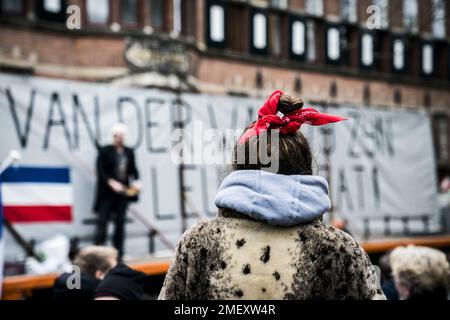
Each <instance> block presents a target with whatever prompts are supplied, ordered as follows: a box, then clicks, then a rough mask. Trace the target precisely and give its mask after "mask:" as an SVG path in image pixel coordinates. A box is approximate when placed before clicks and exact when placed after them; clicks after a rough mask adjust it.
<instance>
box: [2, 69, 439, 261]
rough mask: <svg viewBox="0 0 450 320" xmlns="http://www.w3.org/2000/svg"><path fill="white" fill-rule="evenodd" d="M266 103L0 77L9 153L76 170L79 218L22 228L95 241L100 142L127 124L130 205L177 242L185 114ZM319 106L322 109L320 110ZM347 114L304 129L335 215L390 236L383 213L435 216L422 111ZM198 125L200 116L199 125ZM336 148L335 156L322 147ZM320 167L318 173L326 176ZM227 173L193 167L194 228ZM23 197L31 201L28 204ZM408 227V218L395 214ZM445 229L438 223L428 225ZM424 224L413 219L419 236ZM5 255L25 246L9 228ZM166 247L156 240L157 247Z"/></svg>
mask: <svg viewBox="0 0 450 320" xmlns="http://www.w3.org/2000/svg"><path fill="white" fill-rule="evenodd" d="M261 103H262V100H258V99H248V98H239V97H230V96H211V95H205V94H182V95H181V103H180V105H179V104H177V97H176V96H175V94H174V93H170V92H165V91H160V90H153V89H138V88H131V87H118V86H113V85H110V84H97V83H82V82H75V81H66V80H52V79H44V78H37V77H19V76H10V75H0V135H1V138H0V139H1V144H0V157H1V158H5V157H6V156H7V155H8V153H9V151H10V150H11V149H17V150H19V151H20V152H21V153H22V154H23V159H22V161H21V165H41V166H45V165H49V166H51V165H64V166H69V167H70V168H71V172H72V181H73V185H74V190H75V191H74V192H75V194H74V221H73V223H71V224H31V225H17V227H18V230H19V232H21V233H22V234H23V235H24V236H25V237H26V238H27V239H28V240H30V239H35V240H40V239H43V238H47V237H49V236H51V235H52V234H54V233H57V232H61V233H64V234H66V235H68V236H70V237H73V236H80V237H82V238H85V239H87V240H88V239H89V238H90V237H92V235H93V232H94V226H93V225H92V224H87V222H88V220H89V219H91V220H92V219H93V218H95V215H94V214H93V212H92V202H93V198H94V190H95V167H94V164H95V157H96V155H97V153H96V148H95V141H98V142H99V143H100V144H102V145H103V144H106V143H108V142H109V141H108V130H109V128H110V127H111V126H112V125H113V124H114V123H116V122H118V121H123V122H125V124H126V125H127V126H128V127H129V131H130V135H129V139H128V142H129V145H130V146H131V147H134V148H135V151H136V155H137V165H138V169H139V171H140V173H141V176H142V181H143V185H144V188H143V193H142V195H141V197H140V201H139V202H138V203H136V204H133V205H132V209H133V210H136V211H137V212H139V213H140V214H141V215H142V216H143V217H144V218H145V219H147V220H148V221H150V222H151V223H152V224H153V225H154V226H155V227H157V228H158V230H161V232H162V233H163V234H164V236H165V237H166V238H167V240H168V242H170V243H172V244H173V245H175V244H176V242H177V240H178V238H179V236H180V234H181V231H182V220H181V218H180V193H179V174H178V173H179V170H178V166H177V164H176V163H175V162H174V161H173V159H172V155H171V150H172V147H173V145H174V144H173V141H171V134H172V133H173V131H174V129H175V128H176V126H177V119H178V120H181V122H182V124H183V127H184V128H186V129H187V130H191V131H192V130H194V129H195V126H198V124H199V123H200V124H201V126H202V127H203V129H211V128H215V129H219V130H221V131H222V132H225V130H226V129H242V128H244V127H245V126H246V125H247V124H248V123H249V122H251V121H252V120H254V119H255V118H256V115H257V110H258V108H259V107H260V105H261ZM311 107H314V106H311ZM327 112H329V113H334V114H338V115H343V116H346V117H348V118H349V120H348V121H346V122H343V123H339V124H335V125H330V126H327V127H320V128H318V127H308V126H306V125H305V126H304V128H303V129H302V130H303V131H304V132H305V133H306V134H307V136H308V137H309V138H310V140H311V144H312V145H313V149H314V155H315V157H316V160H317V164H318V166H317V168H316V173H319V174H321V175H323V176H325V177H328V175H327V172H326V169H327V167H326V164H327V163H329V164H330V166H329V168H330V172H331V175H330V179H331V181H330V184H331V189H332V190H331V191H332V198H333V203H334V209H335V213H336V214H337V215H340V216H343V217H346V218H348V220H349V221H350V226H351V227H352V231H353V232H354V233H355V234H360V233H362V232H363V224H362V221H363V219H364V218H370V219H371V221H370V224H371V228H373V232H382V231H383V228H384V224H383V223H384V222H383V218H384V217H385V216H392V217H397V218H401V217H406V216H408V217H422V216H429V217H431V218H436V217H437V212H438V211H437V203H436V201H437V200H436V199H437V193H436V178H435V164H434V157H433V148H432V141H431V133H430V125H429V121H428V118H427V116H426V114H425V113H422V112H408V111H381V110H373V109H361V108H351V107H345V108H338V109H332V108H329V109H327ZM197 120H198V121H200V122H197ZM326 148H329V149H330V150H331V153H330V156H329V161H327V159H326V157H325V154H326V153H325V151H324V150H325V149H326ZM319 170H320V172H319ZM224 174H226V170H225V171H224V168H223V167H222V166H216V165H188V166H186V167H185V170H184V176H185V192H186V196H187V201H186V208H187V211H188V215H189V217H190V218H189V219H188V225H191V224H193V223H195V222H196V221H198V219H200V218H204V217H213V216H214V215H215V214H216V208H215V206H214V201H213V200H214V196H215V192H216V190H217V186H218V184H219V183H220V180H221V178H222V177H223V175H224ZM24 201H25V200H24ZM132 220H133V222H132V223H130V224H129V225H127V235H128V237H127V241H126V251H127V253H129V254H132V255H135V256H140V255H143V254H145V253H147V252H148V237H147V231H146V228H145V227H144V226H143V225H142V224H141V223H140V222H139V221H138V219H136V218H132ZM391 225H392V230H393V231H394V230H400V229H401V228H402V227H403V225H402V222H401V220H395V221H394V220H392V221H391ZM433 226H434V227H436V225H435V224H434V225H431V227H433ZM421 228H423V223H422V222H421V221H420V219H419V220H417V223H416V222H414V221H412V222H411V225H410V229H411V230H412V231H414V230H416V231H420V230H421ZM6 241H7V242H6V254H7V256H8V258H9V259H13V258H15V255H16V254H17V253H18V252H20V250H19V249H18V248H17V247H16V246H15V244H14V241H13V240H12V239H11V238H10V237H9V235H8V234H7V233H6ZM164 248H165V245H164V244H163V243H162V242H161V241H160V240H159V239H157V240H156V249H158V250H164Z"/></svg>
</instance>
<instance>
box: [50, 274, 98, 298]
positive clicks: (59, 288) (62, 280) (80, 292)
mask: <svg viewBox="0 0 450 320" xmlns="http://www.w3.org/2000/svg"><path fill="white" fill-rule="evenodd" d="M72 275H73V273H63V274H61V275H60V276H59V277H58V278H57V279H56V280H55V284H54V287H53V299H54V300H58V301H89V300H93V299H94V293H95V289H96V288H97V286H98V284H99V283H100V281H99V280H97V279H95V278H93V277H91V276H90V275H88V274H86V273H83V272H82V273H81V278H80V286H81V288H78V289H77V288H74V289H72V290H70V289H69V288H68V286H67V280H69V277H70V276H72Z"/></svg>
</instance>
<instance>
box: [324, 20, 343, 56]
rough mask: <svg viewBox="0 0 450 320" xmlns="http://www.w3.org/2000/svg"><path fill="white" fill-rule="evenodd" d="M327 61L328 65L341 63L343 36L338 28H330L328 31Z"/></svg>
mask: <svg viewBox="0 0 450 320" xmlns="http://www.w3.org/2000/svg"><path fill="white" fill-rule="evenodd" d="M326 32H327V33H326V60H327V62H328V63H336V62H339V60H340V58H341V35H340V32H339V28H338V27H337V26H332V27H328V28H327V31H326Z"/></svg>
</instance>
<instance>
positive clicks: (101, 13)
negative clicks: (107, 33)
mask: <svg viewBox="0 0 450 320" xmlns="http://www.w3.org/2000/svg"><path fill="white" fill-rule="evenodd" d="M87 14H88V19H89V23H92V24H107V23H108V18H109V0H87Z"/></svg>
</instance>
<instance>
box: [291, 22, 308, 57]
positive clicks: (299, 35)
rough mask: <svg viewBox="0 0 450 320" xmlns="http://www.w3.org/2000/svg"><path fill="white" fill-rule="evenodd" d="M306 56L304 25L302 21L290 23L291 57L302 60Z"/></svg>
mask: <svg viewBox="0 0 450 320" xmlns="http://www.w3.org/2000/svg"><path fill="white" fill-rule="evenodd" d="M305 54H306V24H305V22H304V21H303V20H299V19H293V20H292V21H291V56H292V57H293V58H301V59H303V58H304V57H305Z"/></svg>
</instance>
